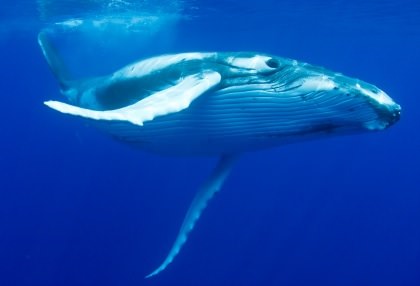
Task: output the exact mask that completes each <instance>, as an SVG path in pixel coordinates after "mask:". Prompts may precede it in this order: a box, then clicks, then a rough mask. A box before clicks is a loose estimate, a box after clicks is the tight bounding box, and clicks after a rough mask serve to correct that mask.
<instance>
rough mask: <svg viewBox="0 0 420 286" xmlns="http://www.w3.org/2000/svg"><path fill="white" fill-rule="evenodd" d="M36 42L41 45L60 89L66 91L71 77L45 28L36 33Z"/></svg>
mask: <svg viewBox="0 0 420 286" xmlns="http://www.w3.org/2000/svg"><path fill="white" fill-rule="evenodd" d="M38 44H39V46H40V47H41V50H42V53H43V54H44V57H45V59H46V60H47V62H48V65H49V67H50V69H51V71H52V73H53V74H54V76H55V77H56V78H57V80H58V82H59V83H60V87H61V90H62V91H66V90H68V89H69V88H70V82H71V78H70V76H69V72H68V71H67V68H66V67H65V65H64V63H63V61H62V59H61V58H60V56H59V53H58V51H57V49H56V47H55V46H54V45H53V43H52V42H51V41H50V39H49V38H48V35H47V31H46V30H42V31H41V32H39V34H38Z"/></svg>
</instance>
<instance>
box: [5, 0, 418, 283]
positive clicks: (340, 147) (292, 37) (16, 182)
mask: <svg viewBox="0 0 420 286" xmlns="http://www.w3.org/2000/svg"><path fill="white" fill-rule="evenodd" d="M237 2H238V3H235V1H208V3H207V2H199V1H195V2H194V5H195V7H199V8H200V9H192V8H191V7H189V8H190V11H189V13H194V17H189V19H188V20H185V19H184V20H181V21H180V22H179V23H178V25H177V27H176V35H174V39H173V41H172V42H171V43H166V42H165V44H163V43H160V42H159V43H156V47H155V49H151V48H150V47H149V50H147V52H142V53H140V54H139V55H137V57H142V56H144V55H145V54H147V53H150V54H151V53H153V52H156V53H157V52H163V51H165V49H166V52H181V51H203V50H205V51H208V50H256V51H261V52H267V53H272V54H277V55H280V56H286V57H291V58H296V59H298V60H303V61H307V62H310V63H313V64H318V65H322V66H325V67H328V68H330V69H332V70H336V71H340V72H343V73H345V74H347V75H350V76H354V77H358V78H361V79H363V80H365V81H368V82H371V83H374V84H375V85H377V86H379V87H380V88H382V89H384V90H385V91H386V92H387V93H388V94H390V95H391V96H392V97H393V98H394V99H395V100H396V101H397V102H398V103H400V104H401V106H402V108H403V113H402V117H401V121H400V122H399V123H398V124H396V125H395V126H393V127H392V128H390V129H389V130H386V131H384V132H380V133H373V134H361V135H357V136H347V137H341V138H331V139H327V140H320V141H313V142H306V143H301V144H295V145H289V146H281V147H279V148H277V149H273V150H265V151H261V152H256V153H252V154H246V155H244V156H243V158H242V159H241V160H240V162H239V164H238V165H237V166H236V167H235V169H234V171H233V173H232V175H231V177H230V178H229V179H228V181H227V183H226V184H225V186H224V188H223V191H222V192H220V193H219V194H218V195H217V196H216V198H215V199H214V200H213V201H212V202H211V203H210V205H209V207H208V209H207V210H206V211H205V212H204V214H203V216H202V218H201V220H200V221H199V223H198V225H197V227H196V229H195V230H194V231H193V232H192V234H191V236H190V239H189V241H188V243H187V244H186V246H185V247H184V249H183V250H182V252H181V254H180V255H179V256H178V257H177V258H176V260H175V262H174V263H173V264H171V265H170V266H169V267H168V269H167V270H165V272H163V273H162V274H160V275H159V276H157V277H155V278H153V279H150V280H144V279H143V277H144V275H146V274H147V273H149V272H150V271H151V270H152V269H154V267H156V266H157V265H158V264H159V263H160V262H161V260H162V259H163V257H164V256H165V255H166V253H167V251H168V249H169V247H170V246H171V243H172V242H173V239H174V237H175V234H176V233H177V231H178V227H179V225H180V223H181V221H182V219H183V216H184V214H185V211H186V210H187V208H188V205H189V203H190V201H191V199H192V197H193V196H194V193H195V190H196V189H197V187H198V186H199V184H200V182H202V180H203V179H204V178H205V177H206V174H208V173H209V171H210V170H211V168H212V166H213V165H214V163H215V159H214V158H176V157H170V158H168V157H162V156H158V155H154V154H148V153H145V152H142V151H139V150H135V149H133V148H131V147H129V146H125V145H123V144H121V143H118V142H115V141H113V140H112V139H110V138H108V137H107V136H106V135H103V134H101V133H100V132H98V131H97V130H96V129H93V128H91V127H89V126H87V125H86V124H85V123H84V122H83V121H82V120H78V119H75V118H71V117H67V116H64V115H61V114H59V113H57V112H54V111H52V110H49V109H48V108H46V107H45V106H44V105H43V104H42V102H43V101H44V100H47V99H51V98H55V99H60V98H61V97H60V96H59V95H58V86H57V84H56V81H55V79H54V78H53V76H52V75H51V73H50V71H49V69H48V66H47V64H46V63H45V61H44V59H43V57H42V55H41V52H40V50H39V47H38V46H37V42H36V35H37V32H38V30H39V28H40V27H42V25H43V23H41V22H36V21H35V22H34V23H35V24H31V23H32V22H31V21H29V20H28V22H25V19H30V20H31V19H32V20H33V19H34V18H36V17H37V12H36V7H35V4H34V3H32V4H30V5H29V4H28V3H27V4H28V5H27V6H26V5H22V6H20V8H22V7H23V6H25V10H24V13H23V12H22V13H21V12H20V10H19V9H17V8H16V5H15V4H11V3H8V4H7V3H6V4H5V5H3V7H6V8H5V9H3V11H2V12H1V13H0V15H1V16H2V19H3V20H2V21H0V23H1V25H2V26H1V29H0V36H1V39H0V59H1V77H0V86H1V90H2V91H1V97H2V100H1V105H0V107H1V109H0V131H1V132H0V134H1V137H0V139H1V141H0V285H43V286H47V285H48V286H49V285H51V286H53V285H54V286H55V285H420V151H419V148H420V133H419V130H420V113H419V112H418V110H419V108H420V99H419V96H420V87H419V83H420V76H419V74H420V73H419V68H420V7H419V6H420V4H419V3H418V1H401V2H398V3H393V2H390V1H352V2H343V1H325V2H323V4H322V5H320V4H314V2H312V1H297V2H296V1H293V2H292V1H290V3H289V2H283V3H281V4H280V3H278V2H277V1H273V2H271V1H266V0H264V1H258V6H255V5H257V4H254V3H253V1H249V2H246V1H241V2H239V1H237ZM365 2H366V3H365ZM7 7H9V8H10V9H7ZM8 11H9V12H8ZM17 15H19V17H20V18H19V17H18V18H16V16H17ZM16 19H18V20H19V19H20V20H19V21H20V22H19V21H18V20H16ZM12 20H13V21H12ZM17 23H18V24H17ZM28 23H29V24H28ZM8 25H10V26H8ZM82 47H83V46H82ZM76 48H77V45H75V47H74V49H76ZM84 48H85V49H86V46H85V47H84ZM126 48H128V47H126ZM124 51H125V49H124V45H122V46H121V47H120V50H119V53H117V55H120V57H119V59H120V60H121V61H123V60H124V61H125V60H126V58H124V57H129V56H127V55H125V54H124ZM130 52H132V49H130ZM122 55H124V56H122ZM130 56H131V55H130ZM133 56H134V55H133ZM69 57H71V55H69ZM95 60H96V61H98V62H99V61H102V62H103V61H104V58H100V59H94V58H93V59H92V62H94V61H95ZM111 60H114V61H115V58H112V59H111V58H110V59H109V61H111ZM70 64H73V66H75V68H77V67H79V68H80V69H82V70H83V69H84V68H85V69H89V67H88V64H87V63H86V62H82V63H79V62H76V63H75V62H73V61H72V62H71V63H70ZM123 64H125V62H124V63H123ZM84 65H86V67H85V66H84ZM90 66H92V63H90ZM90 68H91V69H92V67H90Z"/></svg>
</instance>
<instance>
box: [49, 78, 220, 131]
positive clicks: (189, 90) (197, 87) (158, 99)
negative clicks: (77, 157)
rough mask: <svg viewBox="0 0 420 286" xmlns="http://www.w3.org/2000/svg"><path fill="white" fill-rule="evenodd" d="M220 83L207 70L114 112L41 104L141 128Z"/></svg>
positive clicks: (179, 109)
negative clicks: (123, 122)
mask: <svg viewBox="0 0 420 286" xmlns="http://www.w3.org/2000/svg"><path fill="white" fill-rule="evenodd" d="M220 80H221V76H220V74H219V73H218V72H213V71H207V72H202V73H199V74H194V75H191V76H187V77H185V78H184V79H183V80H182V81H181V82H179V83H178V84H177V85H174V86H172V87H169V88H167V89H165V90H162V91H159V92H156V93H155V94H152V95H150V96H148V97H146V98H144V99H142V100H140V101H138V102H136V103H134V104H132V105H129V106H126V107H123V108H119V109H114V110H105V111H99V110H91V109H87V108H81V107H77V106H74V105H70V104H66V103H63V102H59V101H46V102H45V105H47V106H48V107H51V108H52V109H55V110H57V111H60V112H62V113H66V114H71V115H75V116H81V117H85V118H89V119H93V120H120V121H128V122H131V123H132V124H135V125H140V126H141V125H143V123H144V122H146V121H151V120H153V119H154V118H155V117H158V116H163V115H167V114H171V113H176V112H179V111H181V110H184V109H186V108H188V107H189V105H190V104H191V102H193V101H194V100H195V99H196V98H198V97H199V96H200V95H202V94H203V93H205V92H206V91H208V90H209V89H211V88H212V87H214V86H216V85H217V84H218V83H219V82H220Z"/></svg>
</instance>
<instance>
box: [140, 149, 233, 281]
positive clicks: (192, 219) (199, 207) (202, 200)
mask: <svg viewBox="0 0 420 286" xmlns="http://www.w3.org/2000/svg"><path fill="white" fill-rule="evenodd" d="M236 158H237V156H235V155H224V156H222V157H221V158H220V160H219V162H218V163H217V166H216V168H215V169H214V170H213V172H212V173H211V174H210V176H209V177H208V178H207V180H206V181H205V182H204V184H203V185H202V186H201V188H200V189H199V191H198V192H197V194H196V195H195V197H194V200H193V201H192V203H191V206H190V208H189V209H188V212H187V214H186V215H185V218H184V221H183V223H182V225H181V228H180V230H179V233H178V236H177V237H176V239H175V242H174V244H173V245H172V248H171V250H170V251H169V253H168V255H167V256H166V258H165V260H164V261H163V262H162V264H161V265H160V266H159V267H158V268H156V269H155V270H154V271H153V272H151V273H150V274H149V275H147V276H146V278H150V277H152V276H155V275H157V274H159V273H160V272H162V271H163V270H165V268H166V267H167V266H168V265H169V264H170V263H171V262H172V261H173V260H174V258H175V256H177V255H178V253H179V251H180V250H181V247H182V246H183V245H184V244H185V242H186V241H187V238H188V235H189V233H190V232H191V230H192V229H193V228H194V226H195V224H196V222H197V220H198V219H199V218H200V215H201V213H202V212H203V210H204V209H205V207H206V206H207V203H208V201H209V200H210V199H211V198H212V197H213V195H214V194H215V193H216V192H217V191H219V190H220V188H221V187H222V185H223V182H224V181H225V179H226V178H227V176H228V175H229V172H230V170H231V169H232V166H233V163H234V162H235V159H236Z"/></svg>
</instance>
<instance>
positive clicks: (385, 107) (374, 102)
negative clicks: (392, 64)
mask: <svg viewBox="0 0 420 286" xmlns="http://www.w3.org/2000/svg"><path fill="white" fill-rule="evenodd" d="M364 85H365V86H363V85H361V84H360V83H357V84H356V90H358V91H359V92H360V93H361V94H362V95H363V96H365V97H366V99H367V100H368V101H369V102H370V105H371V107H372V109H373V110H374V111H375V113H376V120H374V121H371V122H367V123H366V124H365V126H366V127H367V128H368V129H370V130H383V129H385V128H388V127H390V126H392V125H393V124H395V123H396V122H398V121H399V120H400V117H401V106H400V105H399V104H397V103H396V102H395V101H394V100H393V99H392V98H391V97H390V96H388V95H387V94H386V93H385V92H384V91H382V90H380V89H379V88H377V87H376V86H373V85H370V84H366V83H365V84H364Z"/></svg>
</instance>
